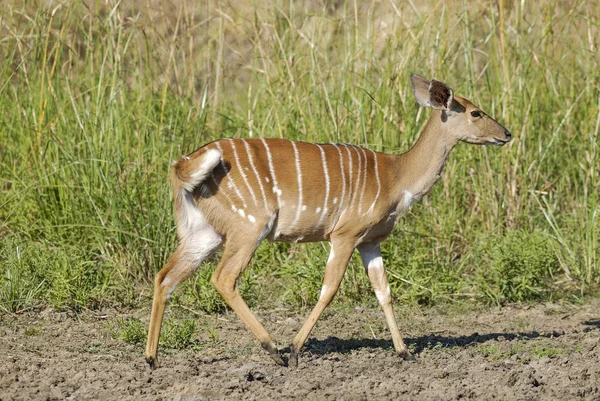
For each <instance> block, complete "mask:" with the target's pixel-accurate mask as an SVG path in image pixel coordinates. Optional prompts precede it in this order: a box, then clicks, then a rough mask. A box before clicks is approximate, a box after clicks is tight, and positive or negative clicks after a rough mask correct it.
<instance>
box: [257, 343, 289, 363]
mask: <svg viewBox="0 0 600 401" xmlns="http://www.w3.org/2000/svg"><path fill="white" fill-rule="evenodd" d="M261 345H262V347H263V348H264V349H266V350H267V352H268V353H269V355H270V356H271V358H273V360H274V361H275V363H276V364H278V365H279V366H287V363H286V362H285V361H284V360H283V358H282V357H281V355H279V351H277V348H275V346H273V344H270V343H263V344H261Z"/></svg>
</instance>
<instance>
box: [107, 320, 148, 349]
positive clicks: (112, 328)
mask: <svg viewBox="0 0 600 401" xmlns="http://www.w3.org/2000/svg"><path fill="white" fill-rule="evenodd" d="M107 326H108V327H107V328H108V331H109V333H110V334H111V336H112V337H113V338H115V339H118V340H121V341H123V342H126V343H127V344H132V345H142V344H144V342H145V341H146V327H145V325H144V324H143V323H142V322H141V321H140V320H139V319H134V318H131V319H123V318H120V319H117V320H116V321H114V322H109V323H108V324H107Z"/></svg>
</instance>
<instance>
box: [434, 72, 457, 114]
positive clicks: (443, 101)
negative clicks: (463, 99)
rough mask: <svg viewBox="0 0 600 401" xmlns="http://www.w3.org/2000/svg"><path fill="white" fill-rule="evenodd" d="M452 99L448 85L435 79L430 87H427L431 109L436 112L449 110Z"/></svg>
mask: <svg viewBox="0 0 600 401" xmlns="http://www.w3.org/2000/svg"><path fill="white" fill-rule="evenodd" d="M452 98H453V95H452V89H451V88H450V87H449V86H448V85H446V84H445V83H443V82H440V81H436V80H435V79H434V80H432V81H431V85H429V102H430V103H431V107H433V108H434V109H438V110H450V105H451V104H452Z"/></svg>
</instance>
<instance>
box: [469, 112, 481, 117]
mask: <svg viewBox="0 0 600 401" xmlns="http://www.w3.org/2000/svg"><path fill="white" fill-rule="evenodd" d="M471 115H472V116H473V117H475V118H479V117H481V112H480V111H478V110H474V111H472V112H471Z"/></svg>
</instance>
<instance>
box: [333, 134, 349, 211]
mask: <svg viewBox="0 0 600 401" xmlns="http://www.w3.org/2000/svg"><path fill="white" fill-rule="evenodd" d="M332 145H333V146H334V147H335V149H336V150H337V151H338V154H339V155H340V174H341V176H342V194H341V195H340V198H339V202H340V203H339V204H338V203H337V202H338V198H334V199H333V204H334V205H335V204H337V205H338V208H337V211H336V214H337V215H338V217H339V213H340V208H341V207H342V205H343V203H344V196H346V173H345V172H344V158H343V157H342V151H341V150H340V148H339V146H337V145H336V144H334V143H333V144H332Z"/></svg>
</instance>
